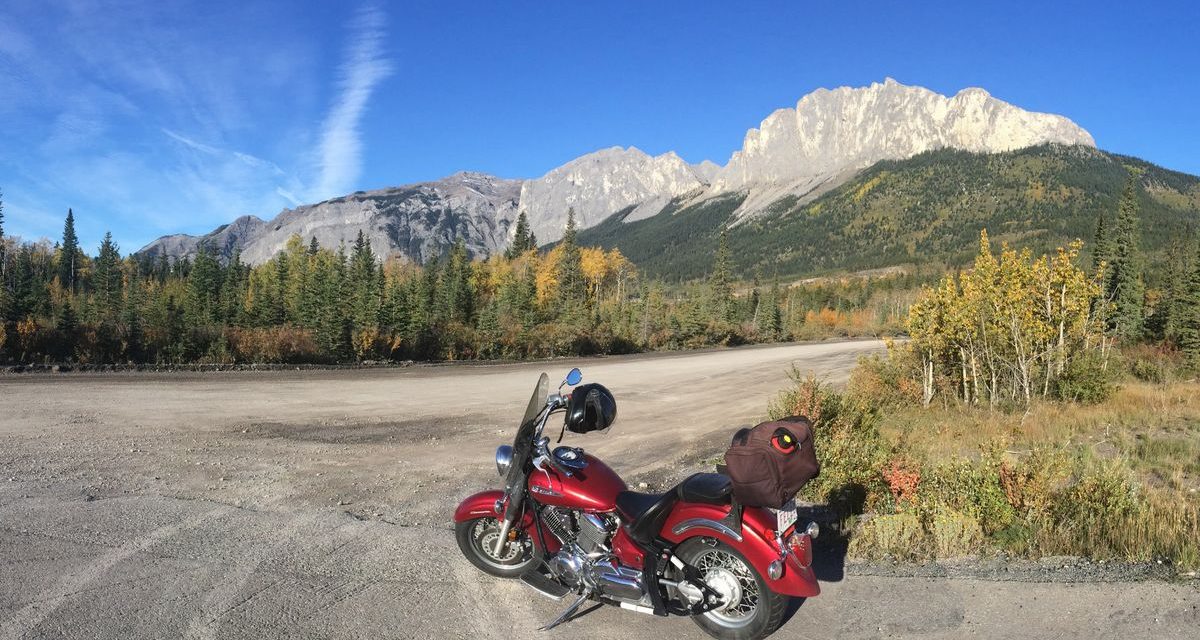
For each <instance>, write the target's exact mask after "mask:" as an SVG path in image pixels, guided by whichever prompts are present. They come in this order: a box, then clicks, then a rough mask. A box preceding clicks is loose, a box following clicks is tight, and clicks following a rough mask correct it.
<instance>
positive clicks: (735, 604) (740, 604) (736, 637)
mask: <svg viewBox="0 0 1200 640" xmlns="http://www.w3.org/2000/svg"><path fill="white" fill-rule="evenodd" d="M675 553H676V555H677V556H679V559H680V560H683V561H684V562H686V563H688V564H690V565H692V566H693V567H696V568H697V569H699V571H700V575H701V576H703V578H704V581H705V583H707V584H708V586H710V587H712V588H713V589H714V590H716V591H717V592H718V593H720V594H721V595H722V596H723V597H724V600H725V603H724V604H723V605H722V606H721V607H720V608H717V609H714V610H712V611H709V612H707V613H702V614H700V615H696V616H692V621H693V622H695V623H696V624H697V625H698V626H699V627H700V628H701V629H703V630H704V631H705V633H707V634H708V635H710V636H712V637H714V638H720V639H721V640H760V639H761V638H765V637H767V636H769V635H771V634H772V633H775V631H776V630H777V629H779V627H780V625H782V624H783V616H784V613H785V612H786V610H787V605H788V601H789V600H790V598H789V597H787V596H784V595H780V594H778V593H775V592H774V591H771V590H770V589H768V588H767V581H766V580H764V579H763V577H762V576H761V575H759V574H758V571H755V569H754V567H753V565H751V564H750V562H749V561H747V560H746V558H745V557H744V556H743V555H742V554H740V553H738V551H737V550H736V549H734V548H733V547H730V546H729V545H727V544H725V543H723V542H721V541H719V540H715V539H713V538H692V539H690V540H687V541H685V542H684V543H683V544H681V545H680V546H679V548H678V550H677V551H676V552H675Z"/></svg>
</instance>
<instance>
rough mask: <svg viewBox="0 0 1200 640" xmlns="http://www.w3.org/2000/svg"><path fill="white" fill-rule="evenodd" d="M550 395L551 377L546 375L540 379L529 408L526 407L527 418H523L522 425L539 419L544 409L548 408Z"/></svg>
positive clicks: (530, 399)
mask: <svg viewBox="0 0 1200 640" xmlns="http://www.w3.org/2000/svg"><path fill="white" fill-rule="evenodd" d="M549 395H550V376H547V375H546V374H545V373H543V374H542V377H540V378H538V381H537V385H536V386H534V388H533V397H531V398H529V406H527V407H525V417H523V418H521V424H522V425H523V424H525V423H526V422H529V421H530V420H533V419H534V418H536V417H537V415H538V414H539V413H541V411H542V407H545V406H546V398H547V397H548V396H549Z"/></svg>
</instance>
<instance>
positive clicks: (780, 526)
mask: <svg viewBox="0 0 1200 640" xmlns="http://www.w3.org/2000/svg"><path fill="white" fill-rule="evenodd" d="M771 511H774V512H775V530H776V531H778V532H780V533H783V532H784V531H787V528H788V527H790V526H792V525H793V524H796V500H795V499H794V498H793V499H792V500H788V501H787V503H786V504H784V505H783V508H782V509H771Z"/></svg>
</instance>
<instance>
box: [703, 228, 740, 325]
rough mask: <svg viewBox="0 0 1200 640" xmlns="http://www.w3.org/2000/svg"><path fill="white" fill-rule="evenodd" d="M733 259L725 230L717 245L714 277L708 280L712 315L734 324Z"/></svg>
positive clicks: (722, 231)
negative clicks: (731, 263)
mask: <svg viewBox="0 0 1200 640" xmlns="http://www.w3.org/2000/svg"><path fill="white" fill-rule="evenodd" d="M730 262H731V257H730V253H729V239H728V237H727V236H726V232H725V230H724V229H722V230H721V238H720V240H719V241H718V243H717V254H716V256H715V257H714V259H713V271H712V275H711V276H710V277H709V279H708V286H709V292H710V295H711V296H712V313H713V315H714V317H716V318H717V319H718V320H720V321H722V322H733V320H734V312H735V310H734V307H733V286H732V283H731V277H732V276H731V273H730V272H731V267H730Z"/></svg>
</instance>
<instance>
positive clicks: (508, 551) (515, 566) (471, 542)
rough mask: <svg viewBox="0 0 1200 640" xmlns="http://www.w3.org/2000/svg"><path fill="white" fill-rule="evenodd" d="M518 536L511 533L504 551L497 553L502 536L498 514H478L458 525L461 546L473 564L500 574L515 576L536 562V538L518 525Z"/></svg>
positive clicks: (455, 532) (455, 535)
mask: <svg viewBox="0 0 1200 640" xmlns="http://www.w3.org/2000/svg"><path fill="white" fill-rule="evenodd" d="M513 531H516V539H512V538H511V537H510V539H509V542H508V545H507V546H506V547H505V548H504V553H502V554H500V555H499V556H498V555H496V541H497V540H498V539H499V536H500V521H499V520H497V519H496V518H475V519H474V520H466V521H464V522H459V523H456V524H455V525H454V537H455V538H456V539H457V540H458V548H459V550H461V551H462V553H463V555H464V556H466V557H467V560H470V561H471V564H473V565H475V566H476V567H478V568H479V570H480V571H483V572H484V573H487V574H490V575H493V576H496V577H498V578H515V577H517V576H519V575H521V574H523V573H525V572H526V571H528V570H529V567H530V566H532V564H533V562H534V555H533V542H532V541H531V540H530V539H529V536H527V535H525V532H524V531H519V530H517V529H516V528H514V529H513Z"/></svg>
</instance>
